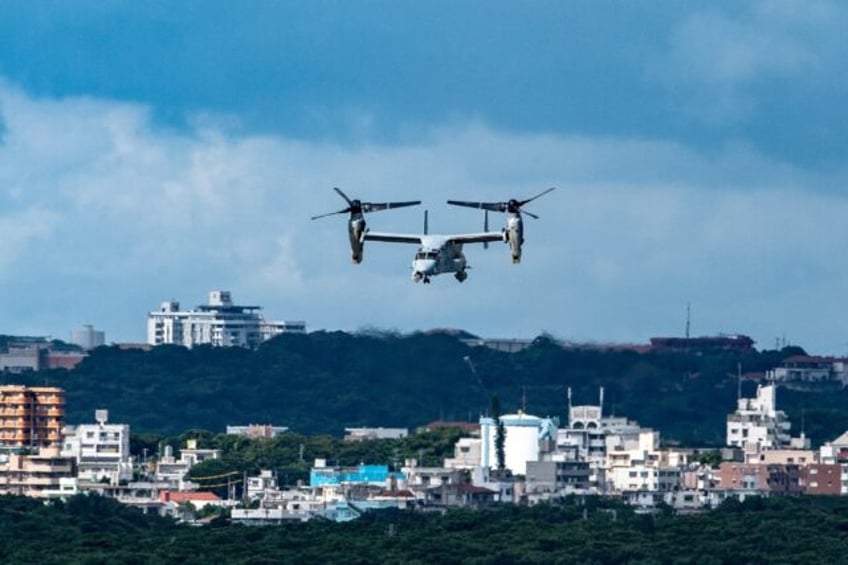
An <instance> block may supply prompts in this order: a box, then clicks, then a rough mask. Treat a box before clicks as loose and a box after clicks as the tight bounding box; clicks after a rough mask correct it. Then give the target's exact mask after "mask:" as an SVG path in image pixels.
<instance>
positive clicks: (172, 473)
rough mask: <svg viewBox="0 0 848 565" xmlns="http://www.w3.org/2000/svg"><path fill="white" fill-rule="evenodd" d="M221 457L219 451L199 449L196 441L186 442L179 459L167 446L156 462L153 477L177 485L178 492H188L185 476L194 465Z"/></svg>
mask: <svg viewBox="0 0 848 565" xmlns="http://www.w3.org/2000/svg"><path fill="white" fill-rule="evenodd" d="M220 457H221V450H219V449H198V447H197V440H195V439H189V440H186V446H185V448H184V449H182V450H180V457H179V459H177V458H176V457H175V456H174V449H173V447H171V446H170V445H166V446H165V449H164V453H163V454H162V456H161V457H160V458H159V460H158V461H157V462H156V467H155V471H154V475H153V476H154V478H155V479H156V480H157V481H161V482H164V483H168V484H170V485H176V488H177V490H186V486H187V482H186V481H185V475H186V473H188V472H189V470H191V468H192V467H193V466H194V465H196V464H197V463H202V462H203V461H208V460H211V459H219V458H220Z"/></svg>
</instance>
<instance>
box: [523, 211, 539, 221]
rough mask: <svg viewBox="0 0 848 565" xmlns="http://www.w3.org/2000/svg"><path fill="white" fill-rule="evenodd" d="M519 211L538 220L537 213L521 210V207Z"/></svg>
mask: <svg viewBox="0 0 848 565" xmlns="http://www.w3.org/2000/svg"><path fill="white" fill-rule="evenodd" d="M521 213H522V214H527V215H528V216H530V217H531V218H533V219H534V220H538V219H539V216H537V215H536V214H534V213H533V212H528V211H527V210H523V209H522V210H521Z"/></svg>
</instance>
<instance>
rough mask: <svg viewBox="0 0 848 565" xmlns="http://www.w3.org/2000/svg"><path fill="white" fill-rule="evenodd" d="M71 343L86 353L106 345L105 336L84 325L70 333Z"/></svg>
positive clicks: (90, 326) (89, 325)
mask: <svg viewBox="0 0 848 565" xmlns="http://www.w3.org/2000/svg"><path fill="white" fill-rule="evenodd" d="M71 343H73V344H74V345H78V346H79V347H82V348H83V349H85V350H86V351H88V350H90V349H94V348H95V347H100V346H101V345H105V344H106V334H105V333H103V332H101V331H98V330H95V329H94V326H92V325H91V324H86V325H84V326H83V327H82V328H80V329H76V330H73V331H72V332H71Z"/></svg>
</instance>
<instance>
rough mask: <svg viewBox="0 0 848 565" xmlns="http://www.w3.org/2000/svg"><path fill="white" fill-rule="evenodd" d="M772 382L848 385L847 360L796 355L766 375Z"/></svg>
mask: <svg viewBox="0 0 848 565" xmlns="http://www.w3.org/2000/svg"><path fill="white" fill-rule="evenodd" d="M766 378H767V379H768V380H770V381H773V382H776V383H781V384H785V385H787V386H796V387H797V386H798V385H834V386H840V387H841V386H844V385H845V384H848V367H847V366H846V360H845V359H839V358H835V357H818V356H812V355H795V356H793V357H789V358H788V359H784V361H783V362H782V363H781V364H780V366H779V367H775V368H774V369H772V370H771V371H768V372H767V373H766Z"/></svg>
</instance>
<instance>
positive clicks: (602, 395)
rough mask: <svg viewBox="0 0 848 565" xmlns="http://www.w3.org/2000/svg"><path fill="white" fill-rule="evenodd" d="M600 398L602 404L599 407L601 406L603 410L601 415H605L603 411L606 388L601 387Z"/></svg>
mask: <svg viewBox="0 0 848 565" xmlns="http://www.w3.org/2000/svg"><path fill="white" fill-rule="evenodd" d="M599 396H600V404H599V405H600V408H601V413H602V414H603V411H604V387H601V392H600V395H599Z"/></svg>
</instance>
